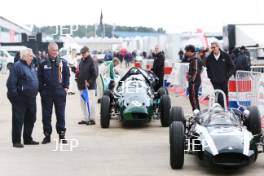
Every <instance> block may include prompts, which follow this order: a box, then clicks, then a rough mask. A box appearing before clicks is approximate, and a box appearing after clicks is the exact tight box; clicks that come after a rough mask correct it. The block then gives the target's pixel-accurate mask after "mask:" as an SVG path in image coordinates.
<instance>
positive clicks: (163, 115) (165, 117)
mask: <svg viewBox="0 0 264 176" xmlns="http://www.w3.org/2000/svg"><path fill="white" fill-rule="evenodd" d="M170 109H171V100H170V97H169V96H168V95H163V96H162V97H161V100H160V122H161V126H162V127H168V126H169V125H170Z"/></svg>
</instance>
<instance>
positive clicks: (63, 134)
mask: <svg viewBox="0 0 264 176" xmlns="http://www.w3.org/2000/svg"><path fill="white" fill-rule="evenodd" d="M59 139H60V142H61V143H62V144H67V139H65V132H64V131H62V132H60V134H59Z"/></svg>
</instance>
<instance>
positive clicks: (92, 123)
mask: <svg viewBox="0 0 264 176" xmlns="http://www.w3.org/2000/svg"><path fill="white" fill-rule="evenodd" d="M86 125H95V121H94V120H89V121H88V123H87V124H86Z"/></svg>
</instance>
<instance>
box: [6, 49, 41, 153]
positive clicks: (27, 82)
mask: <svg viewBox="0 0 264 176" xmlns="http://www.w3.org/2000/svg"><path fill="white" fill-rule="evenodd" d="M32 59H33V53H32V50H31V49H29V48H27V49H24V50H22V51H21V59H19V60H18V61H17V62H16V63H14V66H13V67H12V68H11V70H10V75H9V77H8V80H7V89H8V92H7V97H8V99H9V100H10V102H11V104H12V142H13V146H14V147H17V148H23V147H24V145H23V144H22V143H21V133H22V127H23V125H24V131H23V139H24V144H25V145H38V144H39V143H38V142H36V141H34V140H33V139H32V132H33V127H34V123H35V122H36V110H37V108H36V96H37V94H38V86H39V82H38V77H37V71H36V69H35V67H33V65H32Z"/></svg>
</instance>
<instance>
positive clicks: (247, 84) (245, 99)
mask: <svg viewBox="0 0 264 176" xmlns="http://www.w3.org/2000/svg"><path fill="white" fill-rule="evenodd" d="M261 75H262V74H261V73H260V72H253V71H240V70H238V71H237V72H236V98H237V103H238V106H240V107H243V108H246V107H248V106H256V105H257V102H258V88H259V80H260V78H261Z"/></svg>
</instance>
